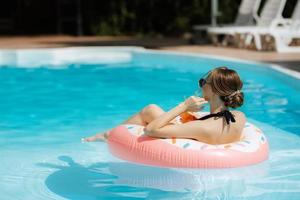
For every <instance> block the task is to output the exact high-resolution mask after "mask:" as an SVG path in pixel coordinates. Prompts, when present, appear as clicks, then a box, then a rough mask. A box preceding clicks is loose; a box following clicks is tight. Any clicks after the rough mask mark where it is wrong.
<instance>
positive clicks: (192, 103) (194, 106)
mask: <svg viewBox="0 0 300 200" xmlns="http://www.w3.org/2000/svg"><path fill="white" fill-rule="evenodd" d="M206 103H208V102H207V101H205V99H204V98H201V97H195V96H190V97H189V98H188V99H186V100H185V101H184V102H183V106H184V107H185V110H186V111H190V112H197V111H200V110H202V109H203V107H204V104H206Z"/></svg>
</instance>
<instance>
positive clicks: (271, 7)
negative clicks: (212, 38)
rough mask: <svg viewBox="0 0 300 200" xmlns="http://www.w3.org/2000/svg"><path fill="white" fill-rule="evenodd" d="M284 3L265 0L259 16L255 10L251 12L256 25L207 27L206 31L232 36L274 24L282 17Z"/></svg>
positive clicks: (283, 0)
mask: <svg viewBox="0 0 300 200" xmlns="http://www.w3.org/2000/svg"><path fill="white" fill-rule="evenodd" d="M285 3H286V0H267V1H266V3H265V5H264V7H263V9H262V11H261V14H260V16H258V15H257V12H256V13H253V17H254V18H255V20H256V26H241V27H219V28H209V29H208V33H209V34H224V35H230V36H233V37H234V36H235V35H236V34H246V33H247V32H249V31H251V30H253V29H257V28H265V27H270V26H274V24H276V23H277V22H276V20H281V19H282V12H283V9H284V6H285ZM256 39H257V38H256ZM259 43H260V41H259Z"/></svg>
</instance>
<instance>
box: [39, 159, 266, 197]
mask: <svg viewBox="0 0 300 200" xmlns="http://www.w3.org/2000/svg"><path fill="white" fill-rule="evenodd" d="M59 160H63V161H64V162H66V164H67V165H62V166H59V165H53V164H51V163H38V164H37V165H38V166H40V167H50V168H55V169H57V171H55V172H54V173H52V174H50V175H49V176H48V177H47V179H46V180H45V183H46V185H47V187H48V188H49V190H51V191H52V192H54V193H56V194H58V195H60V196H62V197H65V198H70V199H82V198H83V197H84V199H98V198H100V199H106V198H107V199H108V198H109V199H111V198H112V199H114V198H116V199H123V198H128V197H131V198H146V197H147V198H150V199H157V198H159V199H164V198H165V197H168V198H172V199H193V198H197V199H198V198H209V199H215V198H220V197H222V199H224V198H225V199H227V198H229V199H231V198H233V197H238V196H232V195H239V194H245V193H247V192H248V190H249V189H251V187H255V185H256V184H255V183H256V181H257V180H258V179H263V178H264V177H266V176H268V171H269V163H268V162H264V163H262V164H259V165H254V166H249V167H243V168H231V169H170V168H159V167H151V166H144V165H136V164H132V163H127V162H109V163H95V164H93V165H90V166H87V167H85V166H83V165H80V164H78V163H76V162H75V161H74V160H73V159H72V158H71V157H68V156H60V157H59ZM249 181H250V182H251V181H253V184H251V185H249V184H248V183H249ZM260 194H261V193H258V195H260ZM251 195H252V196H253V193H251Z"/></svg>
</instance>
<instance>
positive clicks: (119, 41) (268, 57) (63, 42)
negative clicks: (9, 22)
mask: <svg viewBox="0 0 300 200" xmlns="http://www.w3.org/2000/svg"><path fill="white" fill-rule="evenodd" d="M70 46H141V47H145V48H149V49H156V50H169V51H177V52H178V51H179V52H192V53H199V54H200V53H205V54H209V55H214V56H226V57H230V58H238V59H244V60H250V61H261V62H266V63H273V64H279V65H281V66H282V67H285V68H288V69H291V70H295V71H298V72H300V53H277V52H259V51H254V50H245V49H236V48H230V47H215V46H213V45H209V44H205V45H190V44H189V42H188V40H186V39H182V38H162V37H161V38H157V37H156V38H150V37H147V38H145V37H144V38H140V37H131V36H117V37H115V36H83V37H74V36H63V35H62V36H56V35H55V36H16V37H15V36H13V37H12V36H7V37H4V36H2V37H0V49H17V48H18V49H20V48H22V49H23V48H55V47H70Z"/></svg>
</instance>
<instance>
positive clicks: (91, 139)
mask: <svg viewBox="0 0 300 200" xmlns="http://www.w3.org/2000/svg"><path fill="white" fill-rule="evenodd" d="M81 140H82V141H83V142H95V141H103V142H105V141H106V140H107V135H106V133H99V134H96V135H93V136H90V137H86V138H82V139H81Z"/></svg>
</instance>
